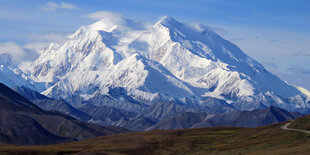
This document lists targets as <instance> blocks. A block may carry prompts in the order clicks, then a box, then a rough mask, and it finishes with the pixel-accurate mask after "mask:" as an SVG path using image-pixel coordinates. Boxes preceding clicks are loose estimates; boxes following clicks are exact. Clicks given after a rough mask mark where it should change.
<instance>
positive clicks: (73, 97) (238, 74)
mask: <svg viewBox="0 0 310 155" xmlns="http://www.w3.org/2000/svg"><path fill="white" fill-rule="evenodd" d="M0 59H2V60H1V61H0V63H2V64H0V65H2V68H1V69H0V74H1V75H3V76H2V77H1V82H3V83H5V84H7V85H8V86H10V87H13V86H25V87H28V88H31V89H32V90H27V88H23V87H16V89H15V90H16V91H17V92H19V93H21V94H23V95H24V96H25V97H26V98H28V99H29V100H31V101H32V102H34V103H35V104H36V105H38V106H39V107H41V108H42V109H44V110H56V111H60V112H63V113H66V114H69V115H71V116H72V117H74V118H76V119H79V120H82V121H88V122H92V123H96V124H99V125H104V126H106V125H114V126H120V127H125V128H127V129H130V130H138V131H143V130H146V129H148V128H150V127H151V126H153V125H155V124H156V123H158V122H161V121H162V120H166V119H168V118H169V119H171V118H173V117H174V116H176V117H178V116H180V117H181V118H183V117H186V116H188V114H191V116H190V117H191V119H193V122H192V124H185V125H180V126H183V127H188V126H190V127H191V125H193V124H194V123H198V122H199V120H200V121H201V120H204V119H205V117H207V115H210V114H216V115H215V116H219V114H221V113H225V114H227V113H229V112H234V111H244V110H255V109H264V108H267V107H270V106H275V107H279V108H282V109H285V110H287V111H289V112H300V113H309V112H310V96H309V92H308V91H307V90H305V89H302V88H299V87H295V86H293V85H290V84H288V83H287V82H285V81H282V80H281V79H279V78H278V77H276V76H275V75H273V74H271V73H270V72H268V71H267V70H266V69H265V68H264V67H263V66H262V65H261V64H259V63H258V62H257V61H255V60H254V59H252V58H250V57H249V56H247V55H246V54H245V53H243V52H242V51H241V50H240V49H239V48H238V47H237V46H236V45H234V44H232V43H231V42H229V41H227V40H225V39H223V38H222V37H220V36H219V35H218V34H216V33H215V32H213V31H212V29H210V28H209V27H207V26H205V25H201V24H186V23H181V22H179V21H177V20H175V19H173V18H171V17H167V16H165V17H163V18H162V19H160V20H159V21H158V22H156V23H155V24H153V25H151V26H149V25H145V24H143V23H142V24H141V23H138V22H136V21H134V20H129V19H121V20H118V21H117V22H111V21H109V22H107V21H105V20H101V21H98V22H96V23H94V24H91V25H88V26H82V27H81V28H79V29H78V30H77V31H76V32H75V33H74V34H72V35H71V36H70V38H69V39H68V40H67V41H66V42H64V43H62V44H56V43H51V44H50V45H49V47H47V48H46V49H45V50H44V51H42V54H41V55H40V56H39V58H38V59H37V60H35V61H34V62H33V63H32V64H31V65H30V66H28V67H23V68H22V69H19V68H18V67H16V66H14V65H13V64H10V63H8V62H9V61H6V60H8V59H9V57H8V58H7V57H2V56H1V57H0ZM21 70H23V71H21ZM33 90H34V91H37V93H38V92H39V93H42V94H43V95H46V96H47V97H46V96H40V94H37V93H36V92H33ZM282 109H281V110H277V111H282ZM269 112H270V111H269ZM240 113H241V112H240ZM283 113H284V114H285V116H284V115H281V116H283V117H284V118H285V119H272V118H270V120H268V121H269V122H271V123H272V122H280V121H284V120H287V119H294V118H295V116H294V117H291V116H292V114H290V113H288V112H283ZM283 113H282V114H283ZM197 114H198V115H197ZM225 114H223V115H225ZM238 115H239V114H238ZM276 115H277V114H276ZM286 115H290V117H286ZM240 116H243V114H240ZM267 116H269V115H266V116H265V117H267ZM265 117H262V119H264V118H265ZM214 118H216V117H214ZM173 119H176V120H178V119H179V118H173ZM268 121H266V122H268ZM189 123H190V122H189ZM209 123H210V122H209ZM267 124H268V123H267ZM225 125H236V124H234V123H232V122H230V123H227V124H225ZM254 125H255V124H254ZM257 125H262V124H259V123H258V124H257ZM264 125H266V123H265V124H264Z"/></svg>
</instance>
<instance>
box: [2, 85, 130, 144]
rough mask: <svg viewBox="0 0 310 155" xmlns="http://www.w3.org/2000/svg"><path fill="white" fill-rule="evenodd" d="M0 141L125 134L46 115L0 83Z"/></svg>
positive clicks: (37, 141)
mask: <svg viewBox="0 0 310 155" xmlns="http://www.w3.org/2000/svg"><path fill="white" fill-rule="evenodd" d="M0 111H1V112H0V116H1V117H0V123H1V124H0V126H1V129H0V135H1V136H0V140H1V142H4V143H13V144H20V145H25V144H27V145H30V144H32V145H33V144H52V143H59V142H64V141H69V140H71V141H72V140H80V139H85V138H90V137H96V136H102V135H107V134H114V133H119V132H125V131H127V130H125V129H122V128H118V127H101V126H98V125H94V124H89V123H84V122H80V121H78V120H76V119H74V118H72V117H70V116H67V115H65V114H62V113H54V112H47V111H44V110H42V109H40V108H39V107H38V106H36V105H34V104H33V103H31V102H30V101H29V100H27V99H25V98H24V97H23V96H21V95H20V94H18V93H16V92H15V91H13V90H11V89H10V88H8V87H7V86H5V85H3V84H2V83H0Z"/></svg>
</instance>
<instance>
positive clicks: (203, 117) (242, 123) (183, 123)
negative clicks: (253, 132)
mask: <svg viewBox="0 0 310 155" xmlns="http://www.w3.org/2000/svg"><path fill="white" fill-rule="evenodd" d="M301 116H303V115H302V114H300V113H291V112H288V111H286V110H283V109H280V108H277V107H268V108H265V109H260V110H253V111H232V112H227V113H222V114H209V115H207V114H205V113H191V112H188V113H183V114H178V115H176V116H173V117H169V118H166V119H162V120H161V121H159V122H158V123H157V124H155V125H153V126H151V127H150V128H148V129H147V130H158V129H184V128H203V127H215V126H234V127H259V126H265V125H270V124H276V123H280V122H284V121H287V120H293V119H296V118H298V117H301Z"/></svg>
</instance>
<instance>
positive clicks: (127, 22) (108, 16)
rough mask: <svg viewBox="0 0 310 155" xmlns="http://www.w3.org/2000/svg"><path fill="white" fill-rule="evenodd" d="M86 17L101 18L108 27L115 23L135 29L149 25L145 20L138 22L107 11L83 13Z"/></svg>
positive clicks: (120, 26) (121, 26) (119, 26)
mask: <svg viewBox="0 0 310 155" xmlns="http://www.w3.org/2000/svg"><path fill="white" fill-rule="evenodd" d="M85 17H86V18H89V19H92V20H102V21H104V22H105V23H106V24H108V25H109V27H113V25H117V27H118V28H131V29H135V30H142V29H145V28H146V27H148V26H149V23H147V22H140V21H137V20H132V19H128V18H125V17H124V16H123V15H121V14H118V13H113V12H108V11H98V12H94V13H90V14H87V15H85Z"/></svg>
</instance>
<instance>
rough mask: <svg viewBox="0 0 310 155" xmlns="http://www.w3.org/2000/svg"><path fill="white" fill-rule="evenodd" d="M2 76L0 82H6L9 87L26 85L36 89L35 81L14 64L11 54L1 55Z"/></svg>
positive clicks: (0, 74)
mask: <svg viewBox="0 0 310 155" xmlns="http://www.w3.org/2000/svg"><path fill="white" fill-rule="evenodd" d="M0 77H1V78H0V83H5V84H6V85H7V86H9V87H13V86H26V87H29V88H32V89H35V87H34V82H33V81H32V80H31V79H29V77H28V75H26V74H25V73H24V72H23V71H21V70H20V69H19V68H18V67H17V65H16V64H14V62H13V58H12V56H11V55H9V54H1V55H0Z"/></svg>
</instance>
